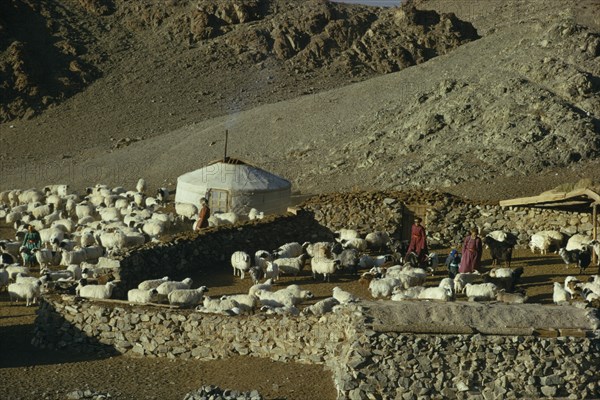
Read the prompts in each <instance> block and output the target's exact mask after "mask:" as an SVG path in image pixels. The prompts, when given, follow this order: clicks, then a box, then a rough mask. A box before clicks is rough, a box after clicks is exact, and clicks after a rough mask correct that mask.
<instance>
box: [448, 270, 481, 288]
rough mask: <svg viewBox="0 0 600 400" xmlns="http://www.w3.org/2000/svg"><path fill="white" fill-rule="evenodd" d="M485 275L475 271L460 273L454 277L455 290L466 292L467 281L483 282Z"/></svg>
mask: <svg viewBox="0 0 600 400" xmlns="http://www.w3.org/2000/svg"><path fill="white" fill-rule="evenodd" d="M482 280H483V276H482V275H481V274H480V273H479V272H477V271H475V272H473V273H459V274H457V275H456V276H455V277H454V291H455V292H456V293H464V291H465V286H466V285H467V283H475V282H477V281H479V282H481V281H482Z"/></svg>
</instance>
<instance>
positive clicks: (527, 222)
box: [301, 191, 593, 247]
mask: <svg viewBox="0 0 600 400" xmlns="http://www.w3.org/2000/svg"><path fill="white" fill-rule="evenodd" d="M411 205H424V206H427V208H428V211H427V225H426V229H427V233H428V238H429V239H428V242H429V244H430V246H441V247H452V246H458V245H459V244H461V243H462V241H463V239H464V237H465V236H466V235H467V234H468V231H469V229H470V228H471V227H473V226H477V227H479V228H480V229H481V230H483V231H484V232H489V231H492V230H496V229H502V230H506V231H510V232H512V233H514V234H516V235H517V236H518V238H519V246H520V247H525V246H527V245H528V243H529V239H530V237H531V235H532V234H534V233H535V232H539V231H542V230H558V231H561V232H563V233H566V234H569V235H573V234H575V233H582V234H586V235H590V236H591V234H592V228H593V225H592V216H591V214H590V213H587V214H586V213H571V212H564V211H552V210H543V209H536V208H519V207H500V206H498V205H495V204H491V203H490V204H484V203H482V204H477V203H473V202H469V201H467V200H465V199H462V198H459V197H456V196H452V195H450V194H447V193H440V192H436V191H430V192H427V191H405V192H398V191H384V192H350V193H334V194H325V195H319V196H315V197H313V198H310V199H308V200H307V201H306V202H305V203H303V204H302V205H301V207H302V208H303V209H305V210H308V211H310V212H312V213H313V214H314V217H315V219H316V220H317V222H319V223H320V224H321V225H323V226H326V227H327V228H329V229H330V230H331V231H336V230H338V229H340V228H349V229H356V230H358V231H359V232H360V233H362V234H366V233H368V232H371V231H373V230H386V231H387V232H390V233H392V234H394V233H395V234H396V235H398V234H399V233H400V232H401V231H402V210H403V208H404V207H405V206H411Z"/></svg>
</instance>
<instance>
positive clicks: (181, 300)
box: [168, 286, 208, 307]
mask: <svg viewBox="0 0 600 400" xmlns="http://www.w3.org/2000/svg"><path fill="white" fill-rule="evenodd" d="M207 291H208V288H207V287H206V286H200V287H199V288H197V289H175V290H173V291H171V292H169V295H168V299H169V304H172V305H179V306H186V307H190V306H197V305H198V304H200V303H201V302H202V300H203V297H204V293H206V292H207Z"/></svg>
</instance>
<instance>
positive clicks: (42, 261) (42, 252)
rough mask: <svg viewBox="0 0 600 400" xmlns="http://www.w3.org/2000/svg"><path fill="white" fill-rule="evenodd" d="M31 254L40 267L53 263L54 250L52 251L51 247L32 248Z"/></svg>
mask: <svg viewBox="0 0 600 400" xmlns="http://www.w3.org/2000/svg"><path fill="white" fill-rule="evenodd" d="M33 254H34V255H35V259H36V260H37V262H38V264H39V265H40V268H45V267H48V266H49V265H54V264H55V260H56V252H54V251H52V250H51V249H34V250H33Z"/></svg>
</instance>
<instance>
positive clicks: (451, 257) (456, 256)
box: [445, 249, 460, 279]
mask: <svg viewBox="0 0 600 400" xmlns="http://www.w3.org/2000/svg"><path fill="white" fill-rule="evenodd" d="M445 264H446V267H447V268H448V276H449V277H450V279H454V277H455V276H456V274H458V266H459V265H460V253H459V252H458V250H456V249H452V251H451V252H450V254H448V257H447V258H446V263H445Z"/></svg>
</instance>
